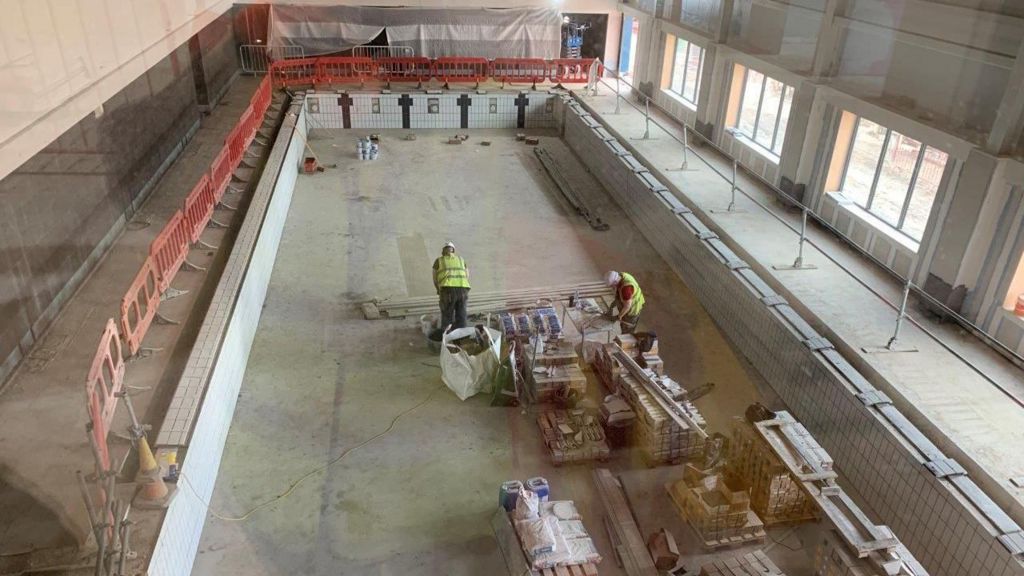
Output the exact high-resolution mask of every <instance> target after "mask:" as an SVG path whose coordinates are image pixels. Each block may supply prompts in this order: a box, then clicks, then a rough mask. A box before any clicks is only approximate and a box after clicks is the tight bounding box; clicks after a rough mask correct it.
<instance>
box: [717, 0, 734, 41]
mask: <svg viewBox="0 0 1024 576" xmlns="http://www.w3.org/2000/svg"><path fill="white" fill-rule="evenodd" d="M734 3H735V0H722V4H721V9H720V10H719V12H718V16H719V17H718V30H717V31H716V33H715V42H718V43H719V44H727V43H728V42H729V27H730V26H732V7H733V4H734Z"/></svg>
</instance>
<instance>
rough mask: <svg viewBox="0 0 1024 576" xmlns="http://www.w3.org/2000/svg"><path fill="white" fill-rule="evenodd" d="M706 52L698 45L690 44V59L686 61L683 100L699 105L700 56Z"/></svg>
mask: <svg viewBox="0 0 1024 576" xmlns="http://www.w3.org/2000/svg"><path fill="white" fill-rule="evenodd" d="M702 52H704V50H702V49H701V47H700V46H697V45H696V44H690V57H689V58H687V59H686V85H685V86H683V98H686V99H687V100H689V101H690V102H692V103H694V104H696V103H697V90H699V89H700V60H701V58H700V56H701V53H702Z"/></svg>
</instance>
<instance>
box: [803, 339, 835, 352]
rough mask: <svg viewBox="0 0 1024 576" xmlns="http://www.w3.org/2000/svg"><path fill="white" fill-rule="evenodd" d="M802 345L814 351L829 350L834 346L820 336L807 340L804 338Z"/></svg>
mask: <svg viewBox="0 0 1024 576" xmlns="http://www.w3.org/2000/svg"><path fill="white" fill-rule="evenodd" d="M804 345H805V346H807V347H808V348H810V349H811V350H812V351H814V352H817V351H818V350H831V349H832V348H835V346H833V345H832V343H831V342H829V341H828V338H823V337H821V336H819V337H817V338H808V339H807V340H804Z"/></svg>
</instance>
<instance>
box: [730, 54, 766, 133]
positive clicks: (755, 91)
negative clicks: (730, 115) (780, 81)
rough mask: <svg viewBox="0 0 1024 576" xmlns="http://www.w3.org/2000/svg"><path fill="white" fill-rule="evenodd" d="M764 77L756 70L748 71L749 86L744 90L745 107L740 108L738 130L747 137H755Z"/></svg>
mask: <svg viewBox="0 0 1024 576" xmlns="http://www.w3.org/2000/svg"><path fill="white" fill-rule="evenodd" d="M763 84H764V75H763V74H761V73H760V72H758V71H756V70H750V69H747V85H746V86H744V88H743V107H742V108H740V119H739V123H738V124H737V126H736V127H737V128H739V129H740V132H742V133H743V134H746V135H747V136H749V137H751V138H753V137H754V119H755V117H756V116H757V101H758V100H759V99H760V98H761V86H762V85H763Z"/></svg>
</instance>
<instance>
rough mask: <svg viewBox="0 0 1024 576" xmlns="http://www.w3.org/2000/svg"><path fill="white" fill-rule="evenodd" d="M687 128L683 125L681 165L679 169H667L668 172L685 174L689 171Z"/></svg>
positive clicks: (688, 137)
mask: <svg viewBox="0 0 1024 576" xmlns="http://www.w3.org/2000/svg"><path fill="white" fill-rule="evenodd" d="M689 131H690V130H689V127H687V125H686V124H683V163H682V165H680V166H679V168H668V169H667V170H668V171H669V172H686V171H687V170H689V169H690V136H689V134H688V133H689Z"/></svg>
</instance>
